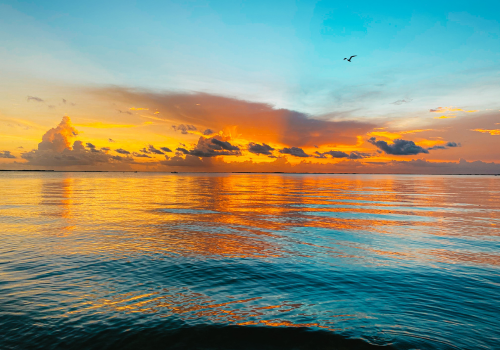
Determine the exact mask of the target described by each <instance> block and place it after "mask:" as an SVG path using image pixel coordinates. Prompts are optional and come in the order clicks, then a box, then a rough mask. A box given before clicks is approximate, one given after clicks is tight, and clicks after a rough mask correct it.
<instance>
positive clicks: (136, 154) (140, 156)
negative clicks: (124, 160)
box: [132, 152, 151, 158]
mask: <svg viewBox="0 0 500 350" xmlns="http://www.w3.org/2000/svg"><path fill="white" fill-rule="evenodd" d="M132 154H133V156H134V157H139V158H151V157H150V156H148V155H147V154H144V153H137V152H134V153H132Z"/></svg>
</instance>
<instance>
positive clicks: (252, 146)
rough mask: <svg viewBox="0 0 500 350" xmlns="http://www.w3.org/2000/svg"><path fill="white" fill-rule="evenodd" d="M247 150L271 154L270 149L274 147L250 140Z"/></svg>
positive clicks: (272, 149)
mask: <svg viewBox="0 0 500 350" xmlns="http://www.w3.org/2000/svg"><path fill="white" fill-rule="evenodd" d="M248 151H250V152H252V153H254V154H265V155H268V156H269V155H271V154H272V153H271V151H274V148H272V147H271V146H269V145H267V144H265V143H263V144H262V145H260V144H258V143H255V142H250V143H249V144H248Z"/></svg>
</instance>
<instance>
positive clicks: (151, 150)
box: [148, 145, 165, 154]
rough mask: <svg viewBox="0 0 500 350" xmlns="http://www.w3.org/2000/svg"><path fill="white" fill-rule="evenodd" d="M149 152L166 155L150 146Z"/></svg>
mask: <svg viewBox="0 0 500 350" xmlns="http://www.w3.org/2000/svg"><path fill="white" fill-rule="evenodd" d="M148 150H149V151H150V152H151V153H156V154H165V153H163V152H162V151H160V150H159V149H156V148H155V147H154V146H153V145H149V146H148Z"/></svg>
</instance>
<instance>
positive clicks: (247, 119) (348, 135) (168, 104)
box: [96, 88, 374, 147]
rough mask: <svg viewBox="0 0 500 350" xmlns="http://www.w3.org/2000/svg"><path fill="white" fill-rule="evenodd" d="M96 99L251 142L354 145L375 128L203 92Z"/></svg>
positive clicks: (126, 92) (127, 93)
mask: <svg viewBox="0 0 500 350" xmlns="http://www.w3.org/2000/svg"><path fill="white" fill-rule="evenodd" d="M96 93H97V94H99V95H100V96H101V97H105V98H110V99H113V100H115V101H116V100H121V101H123V103H133V104H135V105H148V106H150V108H151V109H154V110H160V111H161V114H159V115H158V116H160V115H161V116H162V117H160V118H161V119H163V120H164V121H171V122H172V123H175V124H185V125H194V126H196V127H197V128H198V129H199V130H203V129H211V130H222V131H224V132H225V133H229V130H231V134H232V135H238V137H237V138H238V139H239V138H242V139H245V140H249V141H251V142H266V143H275V144H280V145H285V146H290V147H313V146H315V145H317V146H321V145H332V144H335V145H355V144H357V142H358V136H360V135H364V134H366V132H368V131H370V130H372V129H373V127H374V125H373V124H371V123H368V122H362V121H346V120H342V121H337V120H322V119H316V118H312V117H310V116H308V115H307V114H304V113H300V112H297V111H293V110H289V109H276V108H274V107H272V106H270V105H268V104H265V103H256V102H250V101H244V100H238V99H234V98H228V97H222V96H216V95H210V94H206V93H192V94H188V93H184V94H180V93H148V92H141V91H135V90H130V89H124V88H109V89H100V90H97V91H96Z"/></svg>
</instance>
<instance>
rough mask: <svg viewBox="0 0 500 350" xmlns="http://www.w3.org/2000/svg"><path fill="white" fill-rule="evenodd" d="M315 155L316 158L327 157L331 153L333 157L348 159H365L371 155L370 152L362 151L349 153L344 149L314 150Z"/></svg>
mask: <svg viewBox="0 0 500 350" xmlns="http://www.w3.org/2000/svg"><path fill="white" fill-rule="evenodd" d="M314 153H315V156H314V158H327V157H326V156H327V155H329V156H330V157H332V158H346V159H363V158H368V157H371V154H370V153H362V152H358V151H352V152H351V153H350V154H347V153H345V152H342V151H333V150H332V151H328V152H323V153H321V152H318V151H316V152H314Z"/></svg>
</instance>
